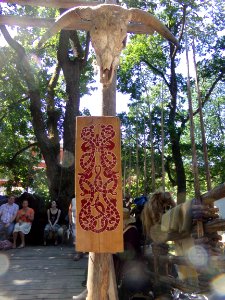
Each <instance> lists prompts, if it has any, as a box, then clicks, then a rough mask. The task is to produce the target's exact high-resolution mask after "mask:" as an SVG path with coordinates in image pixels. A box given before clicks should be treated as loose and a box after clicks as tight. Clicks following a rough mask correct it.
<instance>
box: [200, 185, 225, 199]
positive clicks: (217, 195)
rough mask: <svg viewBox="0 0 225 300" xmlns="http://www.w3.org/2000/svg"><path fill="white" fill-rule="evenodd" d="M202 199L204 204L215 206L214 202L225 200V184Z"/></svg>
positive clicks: (204, 195)
mask: <svg viewBox="0 0 225 300" xmlns="http://www.w3.org/2000/svg"><path fill="white" fill-rule="evenodd" d="M201 198H202V202H203V204H213V203H214V201H216V200H219V199H222V198H225V183H221V184H220V185H218V186H216V187H215V188H214V189H212V190H211V191H209V192H207V193H205V194H203V195H202V196H201ZM224 203H225V202H224Z"/></svg>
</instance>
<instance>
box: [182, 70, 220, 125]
mask: <svg viewBox="0 0 225 300" xmlns="http://www.w3.org/2000/svg"><path fill="white" fill-rule="evenodd" d="M224 75H225V69H224V70H222V72H221V73H220V74H219V76H218V77H217V78H216V79H215V80H214V82H213V84H212V85H211V87H210V89H209V90H208V92H207V94H206V95H205V98H204V101H202V107H204V105H205V104H206V103H207V101H208V100H209V98H210V96H211V94H212V92H213V91H214V89H215V87H216V85H217V83H218V82H219V81H220V80H221V79H222V78H223V77H224ZM198 113H199V108H198V109H196V111H195V112H194V113H193V115H194V116H195V115H196V114H198ZM189 118H190V117H189V115H188V117H187V118H186V119H185V121H184V123H187V122H188V121H189Z"/></svg>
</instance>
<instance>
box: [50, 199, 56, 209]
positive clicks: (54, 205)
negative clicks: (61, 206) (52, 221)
mask: <svg viewBox="0 0 225 300" xmlns="http://www.w3.org/2000/svg"><path fill="white" fill-rule="evenodd" d="M56 206H57V203H56V201H54V200H53V201H52V202H51V207H52V208H56Z"/></svg>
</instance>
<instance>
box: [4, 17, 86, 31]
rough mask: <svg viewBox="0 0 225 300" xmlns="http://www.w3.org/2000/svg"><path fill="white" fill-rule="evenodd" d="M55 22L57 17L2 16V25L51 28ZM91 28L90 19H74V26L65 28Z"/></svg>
mask: <svg viewBox="0 0 225 300" xmlns="http://www.w3.org/2000/svg"><path fill="white" fill-rule="evenodd" d="M54 23H55V19H53V18H49V19H45V18H34V17H27V16H24V17H17V16H0V25H9V26H20V27H44V28H49V27H51V26H52V25H53V24H54ZM75 28H76V29H77V30H86V31H89V30H90V22H89V21H79V20H74V23H73V25H72V26H69V27H65V30H74V29H75Z"/></svg>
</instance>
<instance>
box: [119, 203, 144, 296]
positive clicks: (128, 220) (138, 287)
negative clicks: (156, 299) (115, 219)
mask: <svg viewBox="0 0 225 300" xmlns="http://www.w3.org/2000/svg"><path fill="white" fill-rule="evenodd" d="M135 221H136V220H135V218H134V217H131V216H130V213H129V210H128V209H127V208H123V222H124V229H123V239H124V252H122V253H117V254H115V255H114V257H113V258H114V266H115V274H116V279H117V284H118V289H119V290H118V293H119V299H123V300H127V299H130V297H131V296H132V295H134V294H135V293H139V292H142V293H143V294H144V293H145V292H146V293H147V292H148V291H149V290H150V284H149V283H150V280H149V277H148V275H147V272H145V262H144V260H143V258H142V251H141V241H140V235H139V232H138V230H137V227H136V224H135Z"/></svg>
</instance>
